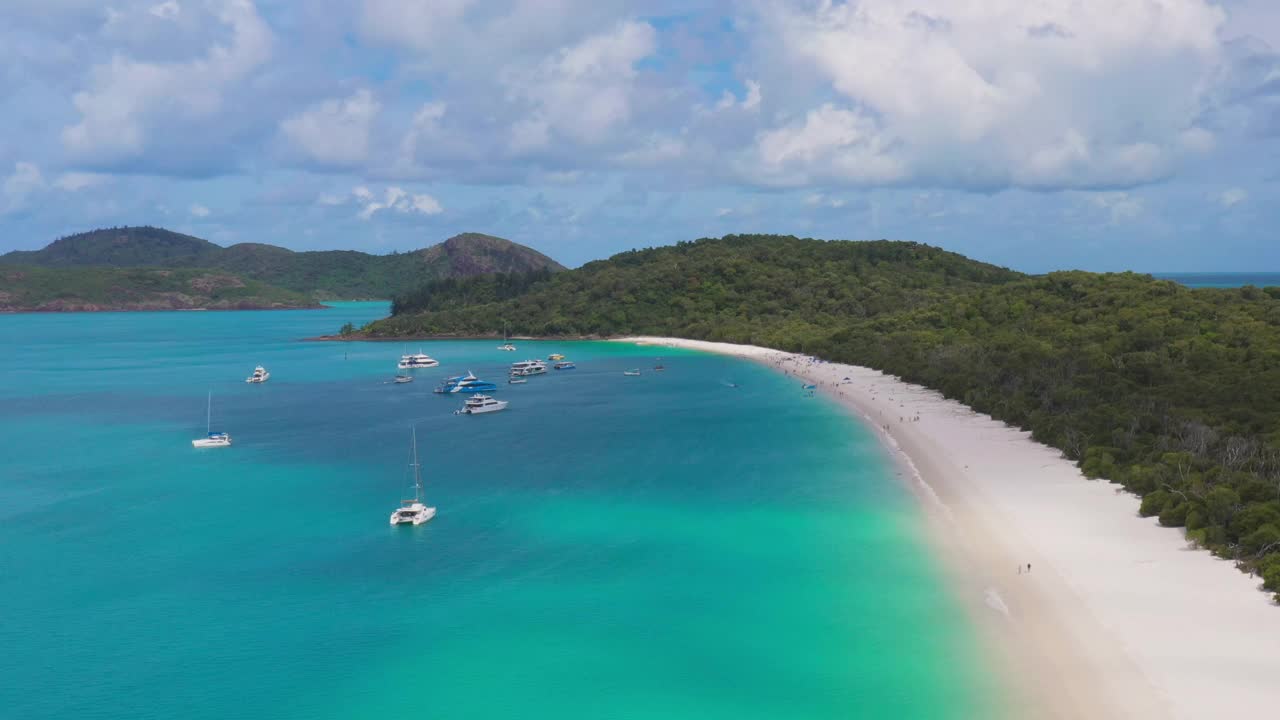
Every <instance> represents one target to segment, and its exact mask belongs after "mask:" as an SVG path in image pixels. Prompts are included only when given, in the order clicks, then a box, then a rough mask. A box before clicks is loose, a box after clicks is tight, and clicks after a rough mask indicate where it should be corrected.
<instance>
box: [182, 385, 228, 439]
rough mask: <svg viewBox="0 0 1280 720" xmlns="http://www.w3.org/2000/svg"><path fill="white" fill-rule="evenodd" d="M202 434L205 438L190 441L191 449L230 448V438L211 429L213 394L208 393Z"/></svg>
mask: <svg viewBox="0 0 1280 720" xmlns="http://www.w3.org/2000/svg"><path fill="white" fill-rule="evenodd" d="M204 432H205V436H204V437H202V438H196V439H195V440H192V441H191V447H196V448H216V447H231V436H230V435H228V434H227V433H224V432H215V431H214V429H213V393H212V392H211V393H209V400H208V403H207V404H206V405H205V410H204Z"/></svg>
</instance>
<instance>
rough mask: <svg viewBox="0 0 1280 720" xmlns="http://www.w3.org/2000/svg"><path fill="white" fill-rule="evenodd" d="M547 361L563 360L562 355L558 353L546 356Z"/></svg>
mask: <svg viewBox="0 0 1280 720" xmlns="http://www.w3.org/2000/svg"><path fill="white" fill-rule="evenodd" d="M547 359H548V360H551V361H552V362H554V361H556V360H563V359H564V355H561V354H560V353H551V354H550V355H548V356H547Z"/></svg>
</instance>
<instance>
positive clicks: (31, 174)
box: [0, 161, 45, 215]
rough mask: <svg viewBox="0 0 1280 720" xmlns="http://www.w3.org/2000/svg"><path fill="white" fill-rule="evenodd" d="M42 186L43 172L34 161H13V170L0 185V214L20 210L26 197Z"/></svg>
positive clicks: (42, 187) (25, 201) (24, 203)
mask: <svg viewBox="0 0 1280 720" xmlns="http://www.w3.org/2000/svg"><path fill="white" fill-rule="evenodd" d="M44 187H45V182H44V174H43V173H41V172H40V168H39V167H38V166H37V165H36V164H35V163H29V162H21V161H20V162H16V163H14V164H13V172H12V173H10V175H9V177H7V178H5V181H4V184H3V185H0V215H2V214H5V213H10V212H16V211H18V210H22V209H23V208H25V207H26V206H27V198H28V197H29V196H30V195H31V194H32V193H34V192H36V191H38V190H43V189H44Z"/></svg>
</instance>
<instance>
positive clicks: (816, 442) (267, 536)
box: [0, 303, 991, 720]
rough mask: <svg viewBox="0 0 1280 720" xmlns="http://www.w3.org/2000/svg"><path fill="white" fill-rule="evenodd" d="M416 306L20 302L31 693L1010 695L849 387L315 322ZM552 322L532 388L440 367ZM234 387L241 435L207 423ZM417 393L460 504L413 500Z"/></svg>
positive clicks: (233, 712)
mask: <svg viewBox="0 0 1280 720" xmlns="http://www.w3.org/2000/svg"><path fill="white" fill-rule="evenodd" d="M385 310H386V306H385V305H384V304H368V303H351V304H343V305H341V306H339V307H336V308H334V309H330V310H326V311H291V312H290V311H286V312H241V313H235V312H223V313H213V312H208V313H102V314H68V315H52V314H44V315H10V316H0V347H3V348H4V352H3V353H0V458H2V459H3V465H2V468H0V584H2V585H0V716H3V717H5V718H21V719H23V720H28V719H33V718H72V717H74V718H110V719H113V720H114V719H123V718H130V719H134V718H218V719H219V720H222V719H225V718H308V719H315V718H372V717H397V718H414V717H421V718H432V717H458V718H504V719H506V718H515V717H519V718H543V717H546V718H551V717H555V718H571V717H581V718H587V717H589V718H664V719H670V718H734V719H735V720H741V719H743V718H768V719H770V720H776V719H778V718H851V717H860V718H929V719H941V720H946V719H948V718H974V717H984V716H987V715H988V714H989V713H988V710H987V708H988V707H989V705H988V703H989V701H990V692H991V691H990V683H989V682H988V680H987V679H986V675H985V674H984V671H983V669H982V664H981V662H980V659H979V658H978V657H977V654H976V652H975V651H974V650H973V643H972V642H971V638H970V632H969V628H968V626H967V625H966V621H965V618H964V617H963V615H962V613H961V612H960V611H959V610H958V609H957V607H956V606H955V604H954V603H953V602H952V601H951V599H950V597H949V596H948V594H947V592H946V589H945V588H944V587H943V586H942V584H941V581H940V579H939V573H938V571H937V569H936V568H935V567H934V564H933V561H932V559H931V557H930V556H929V555H928V553H927V552H926V549H925V547H924V546H923V541H922V540H921V533H920V528H919V519H918V517H917V513H916V508H915V506H914V504H913V502H912V500H911V499H910V498H909V497H908V496H907V495H906V493H905V492H904V491H903V489H902V488H901V487H899V486H898V484H897V483H895V482H894V481H893V473H892V471H891V470H890V468H889V467H888V465H887V462H886V459H885V456H884V454H883V452H882V451H881V449H880V448H879V447H878V445H877V444H876V442H875V441H874V439H873V438H872V436H871V435H870V434H869V433H867V432H865V431H863V430H862V429H861V428H860V427H858V426H856V425H854V424H853V423H852V422H851V421H850V420H849V419H848V418H846V417H845V416H844V415H843V414H841V413H840V412H839V411H838V410H837V409H836V408H835V407H833V406H832V405H829V404H827V403H826V402H824V401H822V400H821V399H806V398H804V397H803V396H802V395H801V394H800V393H799V392H798V390H797V388H795V387H793V383H791V382H790V381H789V380H787V379H786V378H782V377H779V376H778V375H776V374H774V373H772V372H770V371H768V370H766V369H764V368H762V367H758V366H756V365H752V364H748V363H745V362H741V361H736V360H731V359H726V358H722V357H716V356H709V355H700V354H695V353H687V352H674V351H663V355H664V357H663V358H662V360H661V362H662V363H664V364H665V365H666V366H667V368H668V370H667V371H666V372H664V373H655V372H649V371H646V372H645V374H644V375H643V376H641V377H639V378H630V377H624V376H623V375H622V371H623V370H624V369H625V368H628V367H633V366H639V367H644V368H646V369H648V368H650V367H652V365H654V364H656V363H657V362H659V361H658V360H657V359H655V358H654V357H653V355H654V351H653V350H649V349H643V348H636V347H633V346H626V345H619V344H611V343H569V342H565V343H546V342H519V343H518V344H519V346H520V350H519V352H517V353H514V354H513V353H502V352H499V351H497V350H496V349H495V347H494V346H495V345H496V343H495V342H494V341H474V342H429V343H422V344H421V347H422V348H423V350H425V351H426V352H428V353H430V354H432V355H433V356H436V357H437V358H439V359H440V360H441V361H442V362H443V365H442V366H441V367H440V368H438V369H436V370H431V371H418V376H419V380H418V381H417V382H414V383H412V384H409V385H392V384H388V382H387V381H389V380H390V378H391V377H392V375H393V374H394V373H395V369H394V364H395V360H396V359H397V357H398V356H399V354H400V352H401V351H402V347H401V346H399V345H395V344H387V343H317V342H303V341H300V340H299V338H303V337H306V336H312V335H317V334H320V333H324V332H331V331H332V330H333V329H335V328H337V327H339V326H340V325H342V324H343V323H344V322H347V321H351V322H354V323H355V324H357V325H359V324H361V323H363V322H365V321H367V320H369V319H372V318H373V317H377V316H379V315H381V314H382V313H384V312H385ZM417 347H418V345H417V344H414V345H412V346H411V349H417ZM554 351H560V352H564V353H566V354H568V355H569V356H570V358H572V359H574V360H576V361H577V362H578V365H579V369H578V370H576V371H571V372H561V373H554V372H553V373H552V374H550V375H548V376H546V377H538V378H534V379H532V380H531V381H530V382H529V383H528V384H527V385H524V386H518V387H510V386H505V385H504V386H502V388H501V389H500V390H499V392H498V393H497V394H498V395H499V396H500V397H502V398H504V399H507V400H510V402H511V407H510V409H509V410H507V411H505V412H502V413H498V414H494V415H487V416H480V417H459V416H455V415H453V414H452V411H453V409H454V408H456V407H457V406H459V405H460V404H461V400H460V399H459V398H456V397H453V398H445V397H439V396H435V395H433V394H432V393H431V392H430V389H431V385H432V384H433V383H432V381H433V380H435V379H438V378H440V377H444V376H446V375H450V374H456V373H459V372H463V371H465V370H468V369H470V370H473V371H475V372H476V373H477V374H478V375H480V376H481V377H486V378H494V379H500V378H501V376H502V371H503V369H504V367H505V365H506V364H507V363H510V362H512V361H513V360H517V359H523V358H525V357H534V356H541V357H545V356H546V355H547V354H548V353H550V352H554ZM256 364H263V365H266V366H267V367H268V369H269V370H270V371H271V373H272V379H271V381H270V382H269V383H267V384H265V385H262V386H250V385H246V384H245V383H244V382H243V379H244V377H245V376H246V375H248V374H249V372H250V371H251V370H252V369H253V367H254V365H256ZM729 383H737V384H739V385H740V386H741V387H740V388H732V387H729ZM209 391H211V392H212V393H213V398H214V419H215V425H216V426H217V427H219V428H222V429H225V430H227V431H229V432H230V433H231V434H232V436H233V438H234V439H235V445H234V446H233V447H231V448H227V449H219V450H194V449H192V447H191V446H190V442H189V441H190V440H191V439H192V438H194V437H198V436H200V435H201V434H202V433H203V432H204V429H205V427H204V425H205V398H206V393H207V392H209ZM411 425H412V426H416V428H417V432H418V437H419V443H420V449H421V452H422V455H423V458H424V465H425V477H426V484H427V499H428V501H429V502H430V503H432V504H434V505H436V506H438V507H439V515H438V516H437V518H436V519H435V520H434V521H432V522H431V523H430V524H428V525H426V526H423V527H420V528H390V527H388V525H387V516H388V514H389V513H390V511H391V510H392V509H393V508H394V507H395V506H396V505H397V503H398V501H399V500H400V498H401V497H403V496H404V494H405V493H406V492H408V485H409V477H408V472H407V467H406V463H407V454H408V437H409V429H410V426H411Z"/></svg>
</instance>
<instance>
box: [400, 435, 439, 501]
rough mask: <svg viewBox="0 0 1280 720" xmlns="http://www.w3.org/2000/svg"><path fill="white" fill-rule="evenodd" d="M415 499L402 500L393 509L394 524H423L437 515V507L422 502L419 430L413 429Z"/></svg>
mask: <svg viewBox="0 0 1280 720" xmlns="http://www.w3.org/2000/svg"><path fill="white" fill-rule="evenodd" d="M409 467H412V468H413V499H412V500H401V501H400V507H398V508H396V509H395V510H392V511H391V524H392V525H409V524H413V525H421V524H423V523H425V522H426V521H428V520H430V519H431V518H433V517H435V516H436V509H435V508H433V507H427V506H426V505H424V504H423V503H422V465H421V464H419V463H418V430H417V428H414V430H413V462H411V463H410V464H409Z"/></svg>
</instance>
